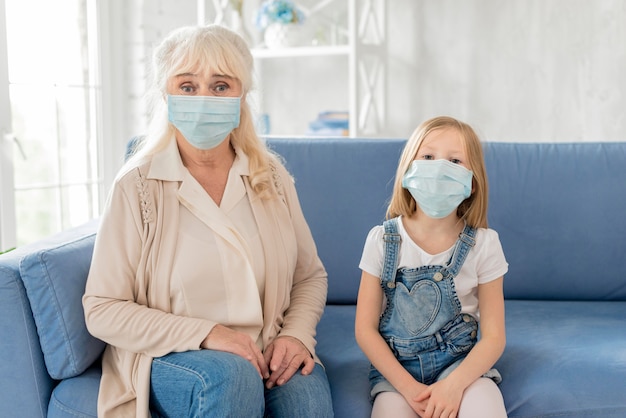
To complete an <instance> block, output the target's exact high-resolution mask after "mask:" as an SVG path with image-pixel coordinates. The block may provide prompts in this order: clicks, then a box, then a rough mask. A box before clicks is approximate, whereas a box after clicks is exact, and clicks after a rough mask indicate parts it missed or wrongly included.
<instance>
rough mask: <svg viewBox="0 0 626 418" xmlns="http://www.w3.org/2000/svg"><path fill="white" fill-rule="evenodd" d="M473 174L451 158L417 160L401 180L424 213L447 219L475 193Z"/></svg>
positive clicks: (432, 216)
mask: <svg viewBox="0 0 626 418" xmlns="http://www.w3.org/2000/svg"><path fill="white" fill-rule="evenodd" d="M472 177H473V173H472V172H471V171H470V170H468V169H467V168H465V167H463V166H461V165H459V164H454V163H452V162H450V161H448V160H416V161H413V162H412V163H411V167H410V168H409V169H408V170H407V172H406V174H405V175H404V177H403V179H402V187H404V188H405V189H407V190H408V191H409V192H410V193H411V196H413V199H415V201H416V202H417V204H418V205H419V207H420V209H422V212H424V213H425V214H426V215H427V216H429V217H431V218H445V217H446V216H448V215H450V214H451V213H452V212H453V211H454V210H456V208H457V207H458V206H459V205H460V204H461V202H463V201H464V200H465V199H467V198H468V197H469V196H470V195H471V194H472Z"/></svg>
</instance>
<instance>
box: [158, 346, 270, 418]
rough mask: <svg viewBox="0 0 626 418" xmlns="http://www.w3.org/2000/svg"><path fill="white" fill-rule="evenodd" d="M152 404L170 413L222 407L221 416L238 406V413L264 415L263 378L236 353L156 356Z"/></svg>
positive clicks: (159, 410)
mask: <svg viewBox="0 0 626 418" xmlns="http://www.w3.org/2000/svg"><path fill="white" fill-rule="evenodd" d="M151 407H153V408H154V409H155V410H156V411H157V412H161V413H165V414H166V415H169V414H167V411H176V413H181V411H189V412H188V413H187V414H186V415H185V416H202V411H213V412H215V411H220V416H232V415H231V413H230V412H229V411H230V409H232V408H236V411H235V412H237V413H238V414H240V413H241V411H247V412H246V415H247V416H262V415H263V408H264V389H263V381H262V380H261V377H260V376H259V374H258V372H257V371H256V369H255V368H254V366H252V364H250V362H248V361H246V360H245V359H243V358H242V357H239V356H237V355H234V354H230V353H224V352H218V351H209V350H200V351H193V352H186V353H172V354H168V355H167V356H164V357H161V358H157V359H154V360H153V364H152V374H151ZM194 411H196V412H194Z"/></svg>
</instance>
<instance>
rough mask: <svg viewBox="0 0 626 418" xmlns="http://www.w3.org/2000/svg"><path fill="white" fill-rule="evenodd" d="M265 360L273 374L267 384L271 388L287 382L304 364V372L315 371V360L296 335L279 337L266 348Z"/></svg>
mask: <svg viewBox="0 0 626 418" xmlns="http://www.w3.org/2000/svg"><path fill="white" fill-rule="evenodd" d="M265 361H266V362H267V364H269V368H270V372H271V375H270V377H269V379H268V380H267V382H265V386H266V387H267V388H268V389H271V388H272V387H274V386H275V385H278V386H280V385H282V384H284V383H285V382H287V381H288V380H289V379H291V377H292V376H293V375H294V374H295V373H296V372H297V371H298V369H299V368H300V366H302V372H301V373H302V374H303V375H307V374H309V373H311V372H312V371H313V368H314V367H315V360H313V357H312V356H311V353H309V350H307V348H306V347H305V346H304V344H302V342H301V341H300V340H298V339H297V338H294V337H289V336H285V337H278V338H276V339H275V340H274V341H272V342H271V343H270V344H269V345H268V347H267V348H266V349H265Z"/></svg>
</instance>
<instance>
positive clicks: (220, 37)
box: [130, 25, 274, 198]
mask: <svg viewBox="0 0 626 418" xmlns="http://www.w3.org/2000/svg"><path fill="white" fill-rule="evenodd" d="M253 67H254V61H253V58H252V54H251V53H250V49H249V48H248V46H247V44H246V42H245V41H244V40H243V38H241V37H240V36H239V35H238V34H236V33H235V32H233V31H231V30H229V29H227V28H225V27H223V26H219V25H208V26H187V27H182V28H179V29H176V30H174V31H173V32H171V33H170V34H169V35H168V36H167V37H166V38H165V39H164V40H163V41H162V42H161V44H160V45H159V46H157V47H156V48H155V50H154V55H153V59H152V86H151V88H150V89H149V91H148V95H147V96H148V97H147V98H148V105H149V112H150V114H151V120H150V124H149V128H148V133H147V135H146V137H145V138H144V139H143V140H142V141H141V144H140V145H139V147H138V148H137V150H136V152H135V153H134V155H133V156H132V157H131V159H130V162H134V161H137V160H139V159H143V158H145V157H147V156H150V155H153V154H155V153H157V152H158V151H160V150H162V149H163V148H165V147H166V146H167V144H168V143H169V141H170V140H172V138H173V136H174V132H175V128H174V126H173V125H172V124H171V123H170V122H169V120H168V115H167V103H166V101H165V97H166V96H167V83H168V80H169V79H170V77H172V76H174V75H175V74H181V73H186V72H194V71H197V70H198V68H202V69H203V70H204V71H209V70H213V71H215V72H217V73H219V74H224V75H227V76H230V77H233V78H236V79H237V80H239V81H240V82H241V86H242V93H243V95H244V97H245V96H246V95H247V94H248V92H249V91H250V90H251V89H252V84H253ZM231 143H232V145H233V146H234V147H238V148H240V149H241V150H242V151H243V152H244V153H245V154H246V155H247V156H248V159H249V162H250V163H249V164H250V185H251V186H252V188H253V190H254V191H255V192H257V193H258V194H259V195H260V196H261V197H263V198H267V197H270V196H272V195H273V193H272V190H273V188H272V186H271V185H272V175H271V169H270V160H271V159H273V158H274V157H273V156H272V155H271V154H270V153H269V152H268V150H267V148H266V147H265V144H264V143H263V142H261V140H260V139H259V137H258V135H257V133H256V130H255V128H254V122H253V117H252V112H251V110H250V107H249V105H248V103H247V101H246V100H242V101H241V116H240V122H239V126H238V127H237V128H235V129H234V130H233V131H232V132H231Z"/></svg>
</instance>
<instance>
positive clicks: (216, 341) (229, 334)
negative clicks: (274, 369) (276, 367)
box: [200, 324, 270, 379]
mask: <svg viewBox="0 0 626 418" xmlns="http://www.w3.org/2000/svg"><path fill="white" fill-rule="evenodd" d="M200 347H201V348H206V349H209V350H217V351H225V352H228V353H233V354H237V355H238V356H241V357H243V358H245V359H246V360H248V361H249V362H250V363H252V365H253V366H254V367H255V368H256V370H257V371H258V372H259V375H260V376H261V379H267V378H269V377H270V373H269V369H268V367H267V362H266V361H265V358H264V357H263V353H261V350H260V349H259V347H257V345H256V344H255V343H254V341H252V338H250V336H249V335H247V334H244V333H242V332H238V331H234V330H232V329H230V328H228V327H225V326H223V325H219V324H218V325H215V326H214V327H213V329H212V330H211V332H209V335H207V336H206V338H205V339H204V341H202V344H200Z"/></svg>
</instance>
